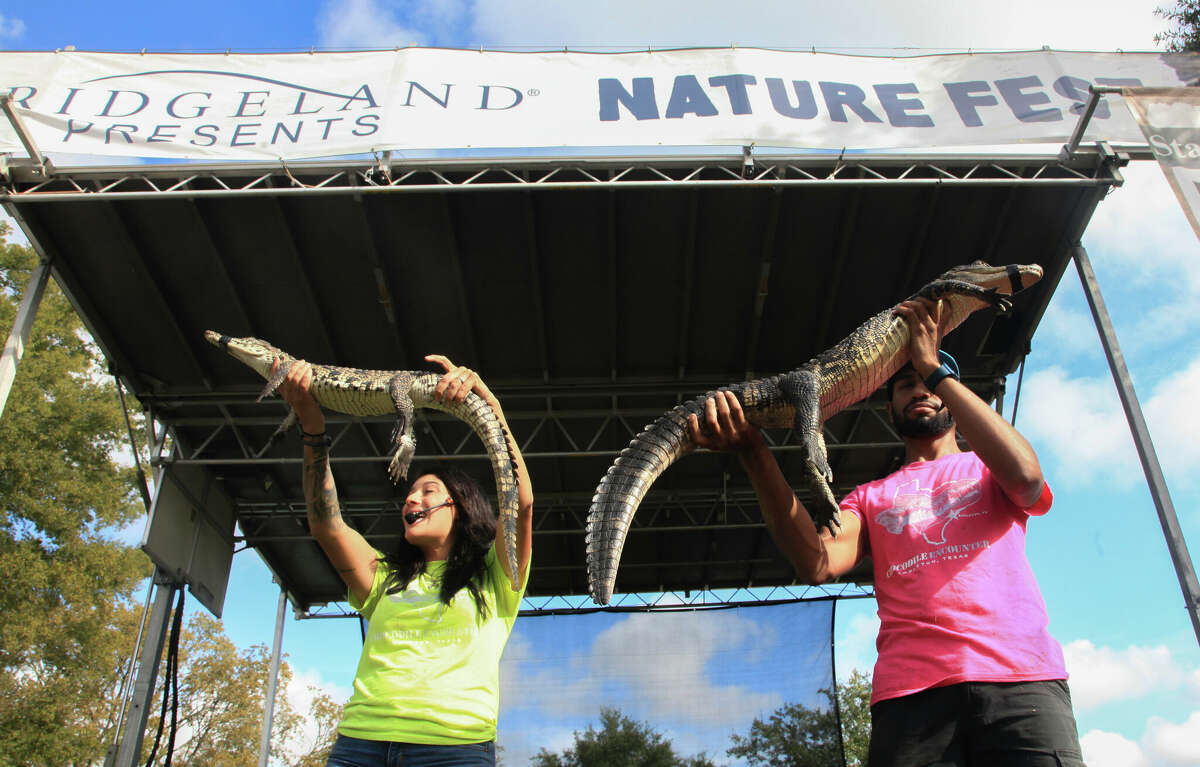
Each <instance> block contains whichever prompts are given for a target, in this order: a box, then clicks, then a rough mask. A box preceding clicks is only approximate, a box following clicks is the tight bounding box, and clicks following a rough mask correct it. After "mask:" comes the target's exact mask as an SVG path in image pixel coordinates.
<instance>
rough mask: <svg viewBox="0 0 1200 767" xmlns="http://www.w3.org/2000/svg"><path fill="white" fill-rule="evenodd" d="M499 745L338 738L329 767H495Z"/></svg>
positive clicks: (490, 742) (331, 752)
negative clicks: (431, 743) (454, 744)
mask: <svg viewBox="0 0 1200 767" xmlns="http://www.w3.org/2000/svg"><path fill="white" fill-rule="evenodd" d="M495 764H496V744H495V743H494V742H493V741H490V740H489V741H488V742H486V743H468V744H466V745H462V746H430V745H422V744H419V743H392V742H391V741H387V740H362V739H361V738H350V737H347V736H345V735H338V738H337V741H336V742H335V743H334V744H333V750H331V751H330V752H329V760H328V761H327V762H325V767H495Z"/></svg>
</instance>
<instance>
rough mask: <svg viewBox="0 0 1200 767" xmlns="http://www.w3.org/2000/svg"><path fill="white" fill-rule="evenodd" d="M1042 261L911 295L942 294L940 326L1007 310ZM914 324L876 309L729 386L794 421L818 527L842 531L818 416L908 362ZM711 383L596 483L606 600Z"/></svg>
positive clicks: (944, 281) (759, 419)
mask: <svg viewBox="0 0 1200 767" xmlns="http://www.w3.org/2000/svg"><path fill="white" fill-rule="evenodd" d="M1041 277H1042V269H1041V267H1040V266H1037V265H1036V264H1032V265H1025V264H1009V265H1007V266H991V265H989V264H985V263H983V262H982V261H976V262H975V263H972V264H967V265H965V266H958V267H955V268H953V269H950V270H949V271H947V272H945V273H944V274H942V275H941V276H940V277H938V278H937V279H936V280H934V281H933V282H930V283H929V284H928V285H926V286H924V287H923V288H921V289H920V290H918V291H917V292H916V293H915V294H913V296H912V297H913V298H916V297H923V298H929V299H932V300H941V301H944V302H945V303H946V304H947V306H944V307H943V310H942V318H943V330H942V332H943V334H944V333H948V332H950V331H951V330H953V329H954V328H956V327H958V326H959V325H960V324H962V322H963V320H965V319H966V318H967V317H968V316H969V315H970V314H971V313H972V312H974V311H976V310H977V309H981V308H983V307H985V306H989V305H990V306H995V307H996V308H997V309H998V310H999V311H1007V310H1008V308H1009V307H1010V305H1011V302H1010V301H1009V299H1008V297H1007V296H1009V295H1012V294H1013V293H1016V292H1019V291H1021V290H1023V289H1024V288H1027V287H1029V286H1030V285H1032V284H1033V283H1035V282H1037V281H1038V280H1039V279H1041ZM908 343H909V329H908V323H907V322H905V321H904V320H903V319H901V318H900V317H897V316H895V315H894V314H893V308H890V307H889V308H888V309H885V310H883V311H882V312H879V313H878V314H876V315H875V316H873V317H871V318H870V319H869V320H867V321H866V322H864V323H863V324H862V325H860V326H859V327H858V328H857V329H855V330H854V331H853V332H852V333H851V334H850V335H849V336H847V337H846V338H845V339H843V340H842V341H841V342H839V343H838V344H837V345H835V346H833V347H831V348H830V349H828V350H827V351H825V352H823V353H821V354H819V355H817V356H816V357H814V358H813V359H812V360H810V361H808V362H807V363H805V364H804V365H802V366H801V367H799V368H796V369H795V370H792V371H791V372H788V373H782V374H779V375H774V376H769V377H767V378H758V379H755V380H752V381H745V382H741V383H735V384H732V385H730V386H727V387H723V388H722V389H721V391H731V392H733V393H734V394H736V395H737V397H738V401H739V402H740V403H741V405H742V409H743V411H744V412H745V415H746V420H748V421H749V422H750V423H752V424H754V425H755V426H758V427H772V428H792V429H794V430H795V432H796V434H797V435H799V438H800V440H801V446H800V452H801V456H802V459H803V465H804V474H803V476H802V477H800V483H801V484H802V485H804V486H805V487H807V488H808V489H809V490H810V491H811V492H812V494H813V498H814V499H815V500H813V501H812V502H810V503H809V504H808V510H809V513H810V514H811V515H812V517H813V521H814V522H815V523H816V525H817V528H818V529H820V528H827V529H829V531H830V532H831V533H832V534H834V535H836V534H837V528H838V527H840V525H841V522H840V515H839V513H838V503H837V500H836V499H835V498H834V497H833V491H832V490H831V489H830V483H831V482H832V481H833V472H832V471H831V470H830V468H829V460H828V457H827V454H826V450H825V439H824V436H823V434H822V432H821V425H822V424H823V423H824V422H825V421H826V420H827V419H828V418H830V417H831V416H833V415H834V414H836V413H838V412H840V411H841V410H843V409H845V408H846V407H848V406H849V405H852V404H854V403H855V402H858V401H859V400H862V399H865V398H866V397H868V396H870V394H871V392H873V391H875V389H877V388H879V386H880V385H881V384H883V383H884V382H885V381H887V379H888V378H890V377H891V376H892V375H893V374H894V373H895V372H896V371H897V370H899V369H900V368H901V367H903V366H904V364H905V363H906V362H908ZM714 393H715V392H708V393H706V394H705V395H704V396H701V397H697V398H695V399H693V400H689V401H688V402H685V403H683V404H681V405H677V406H676V407H674V408H673V409H671V410H670V411H668V412H667V413H666V414H665V415H663V416H661V417H660V418H659V419H658V420H657V421H655V422H654V423H652V424H650V425H649V426H647V427H646V428H645V429H643V430H642V432H641V433H640V434H638V435H637V436H636V437H634V439H633V440H632V441H631V442H630V443H629V446H628V447H626V448H625V449H624V450H622V451H621V453H620V455H618V456H617V459H616V461H614V462H613V465H612V466H610V467H609V469H608V472H607V473H606V474H605V475H604V478H603V479H602V480H601V481H600V484H599V486H598V487H597V488H596V493H595V495H593V496H592V505H591V508H590V509H589V511H588V521H587V537H586V542H587V566H588V591H589V592H590V593H591V595H592V599H593V600H595V601H596V602H597V603H598V604H607V603H608V601H609V599H611V597H612V592H613V588H614V587H615V585H616V578H617V565H618V563H619V562H620V558H621V549H622V548H623V547H624V545H625V536H626V535H627V534H628V532H629V527H630V525H631V524H632V522H633V515H634V513H635V512H636V511H637V508H638V506H639V505H640V504H641V502H642V499H643V498H644V497H645V496H646V493H647V492H648V491H649V490H650V486H651V485H652V484H653V483H654V481H655V480H656V479H657V478H658V477H659V475H661V474H662V473H663V472H664V471H666V470H667V468H668V467H669V466H670V465H671V464H672V463H674V462H675V460H676V459H678V458H679V457H680V456H681V455H683V454H684V453H685V452H687V451H688V450H689V449H690V448H691V440H690V438H689V437H688V427H687V425H688V417H689V416H690V415H692V414H695V415H696V416H697V417H702V415H703V412H704V405H705V402H707V400H708V398H709V397H711V396H712V395H713V394H714Z"/></svg>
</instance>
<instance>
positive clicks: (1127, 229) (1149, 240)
mask: <svg viewBox="0 0 1200 767" xmlns="http://www.w3.org/2000/svg"><path fill="white" fill-rule="evenodd" d="M1120 108H1122V109H1124V107H1120ZM1121 173H1122V175H1123V176H1124V177H1125V184H1124V185H1123V186H1121V187H1118V188H1116V189H1113V190H1112V191H1111V192H1110V193H1109V195H1108V197H1106V198H1104V200H1103V201H1102V202H1101V203H1100V204H1099V205H1098V206H1096V211H1095V213H1093V214H1092V219H1091V221H1090V222H1089V223H1088V228H1087V231H1086V232H1085V233H1084V236H1083V243H1084V245H1085V246H1086V247H1087V248H1088V250H1089V251H1093V250H1101V249H1102V250H1103V252H1104V254H1105V258H1106V259H1108V260H1111V261H1115V263H1116V265H1118V266H1120V267H1122V274H1123V275H1124V276H1127V277H1128V278H1129V279H1131V280H1136V281H1138V282H1141V283H1143V284H1153V283H1154V282H1158V281H1159V280H1160V279H1161V277H1162V276H1164V275H1171V276H1174V277H1176V278H1178V277H1180V276H1183V277H1185V278H1186V282H1187V285H1188V287H1189V289H1193V290H1194V289H1195V288H1196V287H1197V286H1200V263H1197V261H1196V250H1197V248H1200V244H1198V243H1196V241H1195V236H1194V235H1193V234H1192V230H1191V227H1190V226H1188V223H1187V218H1186V217H1185V216H1184V214H1183V210H1182V208H1180V206H1179V202H1178V201H1177V200H1176V199H1175V194H1174V192H1172V191H1171V187H1170V186H1168V185H1167V180H1166V177H1164V176H1163V173H1162V171H1161V170H1160V169H1159V167H1158V163H1154V162H1137V163H1132V164H1130V165H1128V166H1127V167H1125V168H1124V169H1122V171H1121ZM1101 287H1103V286H1101Z"/></svg>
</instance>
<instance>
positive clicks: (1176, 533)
mask: <svg viewBox="0 0 1200 767" xmlns="http://www.w3.org/2000/svg"><path fill="white" fill-rule="evenodd" d="M1071 255H1072V257H1073V258H1074V260H1075V267H1076V268H1077V269H1078V270H1079V281H1080V282H1081V283H1083V292H1084V295H1086V296H1087V301H1088V306H1090V307H1091V309H1092V318H1093V319H1094V320H1095V322H1096V330H1098V331H1099V332H1100V343H1101V344H1102V345H1103V346H1104V356H1106V357H1107V358H1108V367H1109V369H1110V370H1111V371H1112V376H1113V381H1114V382H1116V384H1117V394H1118V396H1120V398H1121V407H1122V408H1124V410H1125V419H1126V420H1127V421H1129V430H1130V431H1131V432H1133V442H1134V446H1135V447H1137V452H1138V458H1139V459H1141V462H1142V471H1143V472H1144V473H1145V474H1146V484H1147V485H1149V487H1150V495H1151V497H1153V499H1154V507H1155V508H1156V509H1157V510H1158V521H1159V522H1160V523H1161V524H1162V529H1163V535H1164V536H1165V537H1166V539H1167V550H1168V551H1170V553H1171V561H1172V562H1174V563H1175V573H1176V575H1178V576H1179V587H1180V588H1181V589H1183V599H1184V605H1185V606H1186V607H1187V611H1188V616H1189V617H1190V618H1191V619H1192V630H1193V631H1195V633H1196V641H1197V642H1200V583H1198V582H1197V581H1196V571H1195V568H1193V566H1192V558H1191V555H1190V554H1188V549H1187V543H1186V542H1185V541H1184V539H1183V531H1182V530H1181V529H1180V527H1179V518H1178V517H1177V516H1176V515H1175V505H1174V504H1173V503H1172V502H1171V494H1170V492H1169V491H1168V490H1167V483H1166V480H1165V479H1164V478H1163V473H1162V468H1161V467H1160V466H1159V464H1158V455H1157V454H1156V453H1155V452H1154V443H1153V442H1152V441H1151V440H1150V430H1149V429H1147V428H1146V419H1145V418H1144V417H1143V416H1142V407H1141V405H1140V404H1138V399H1137V394H1136V393H1135V392H1134V390H1133V381H1132V380H1131V379H1130V378H1129V370H1128V368H1126V367H1125V357H1124V355H1123V354H1122V353H1121V347H1120V345H1119V344H1118V343H1117V334H1116V332H1115V331H1114V330H1113V326H1112V320H1111V319H1110V318H1109V316H1108V308H1107V307H1106V306H1105V305H1104V298H1103V297H1102V296H1101V295H1100V284H1099V283H1098V282H1097V281H1096V273H1095V272H1094V271H1092V262H1091V259H1089V258H1088V255H1087V250H1085V249H1084V247H1083V246H1082V245H1076V246H1075V247H1073V248H1072V249H1071Z"/></svg>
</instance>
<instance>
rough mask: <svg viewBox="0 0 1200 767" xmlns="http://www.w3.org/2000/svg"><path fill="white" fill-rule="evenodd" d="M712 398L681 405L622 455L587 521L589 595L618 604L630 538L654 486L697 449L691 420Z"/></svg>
mask: <svg viewBox="0 0 1200 767" xmlns="http://www.w3.org/2000/svg"><path fill="white" fill-rule="evenodd" d="M707 397H708V395H705V396H704V397H699V398H697V399H693V400H690V401H688V402H685V403H683V404H682V405H677V406H676V407H675V408H673V409H672V410H671V411H670V412H668V413H667V414H666V415H663V416H661V417H660V418H659V419H658V420H657V421H655V422H654V423H652V424H650V425H649V426H647V427H646V428H645V429H643V430H642V433H641V434H638V435H637V436H636V437H634V438H633V440H632V441H630V443H629V447H627V448H625V449H624V450H622V451H621V453H620V455H618V456H617V460H616V461H614V462H613V464H612V466H610V467H609V468H608V472H606V473H605V475H604V479H602V480H600V485H599V486H598V487H597V488H596V494H595V495H593V496H592V505H591V508H590V509H588V519H587V537H586V538H585V540H586V543H587V568H588V592H589V593H590V594H591V596H592V599H593V600H594V601H595V602H596V603H597V604H601V605H606V604H608V601H609V600H610V599H611V598H612V593H613V588H614V587H615V585H616V581H617V565H618V563H619V562H620V560H621V549H622V548H624V546H625V536H626V535H627V534H628V532H629V526H630V524H631V523H632V522H633V515H634V513H635V512H636V511H637V508H638V505H639V504H641V502H642V499H643V498H644V497H645V496H646V492H647V491H648V490H649V489H650V486H651V485H652V484H654V480H656V479H658V477H659V475H661V474H662V473H663V472H664V471H666V470H667V467H669V466H670V465H671V464H672V463H674V462H675V461H676V459H678V458H679V456H681V455H683V454H684V453H685V452H686V451H687V450H688V449H689V448H690V447H691V444H692V441H691V439H689V438H688V416H689V415H691V414H693V413H695V414H696V415H701V414H702V413H703V411H704V403H705V400H706V399H707Z"/></svg>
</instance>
